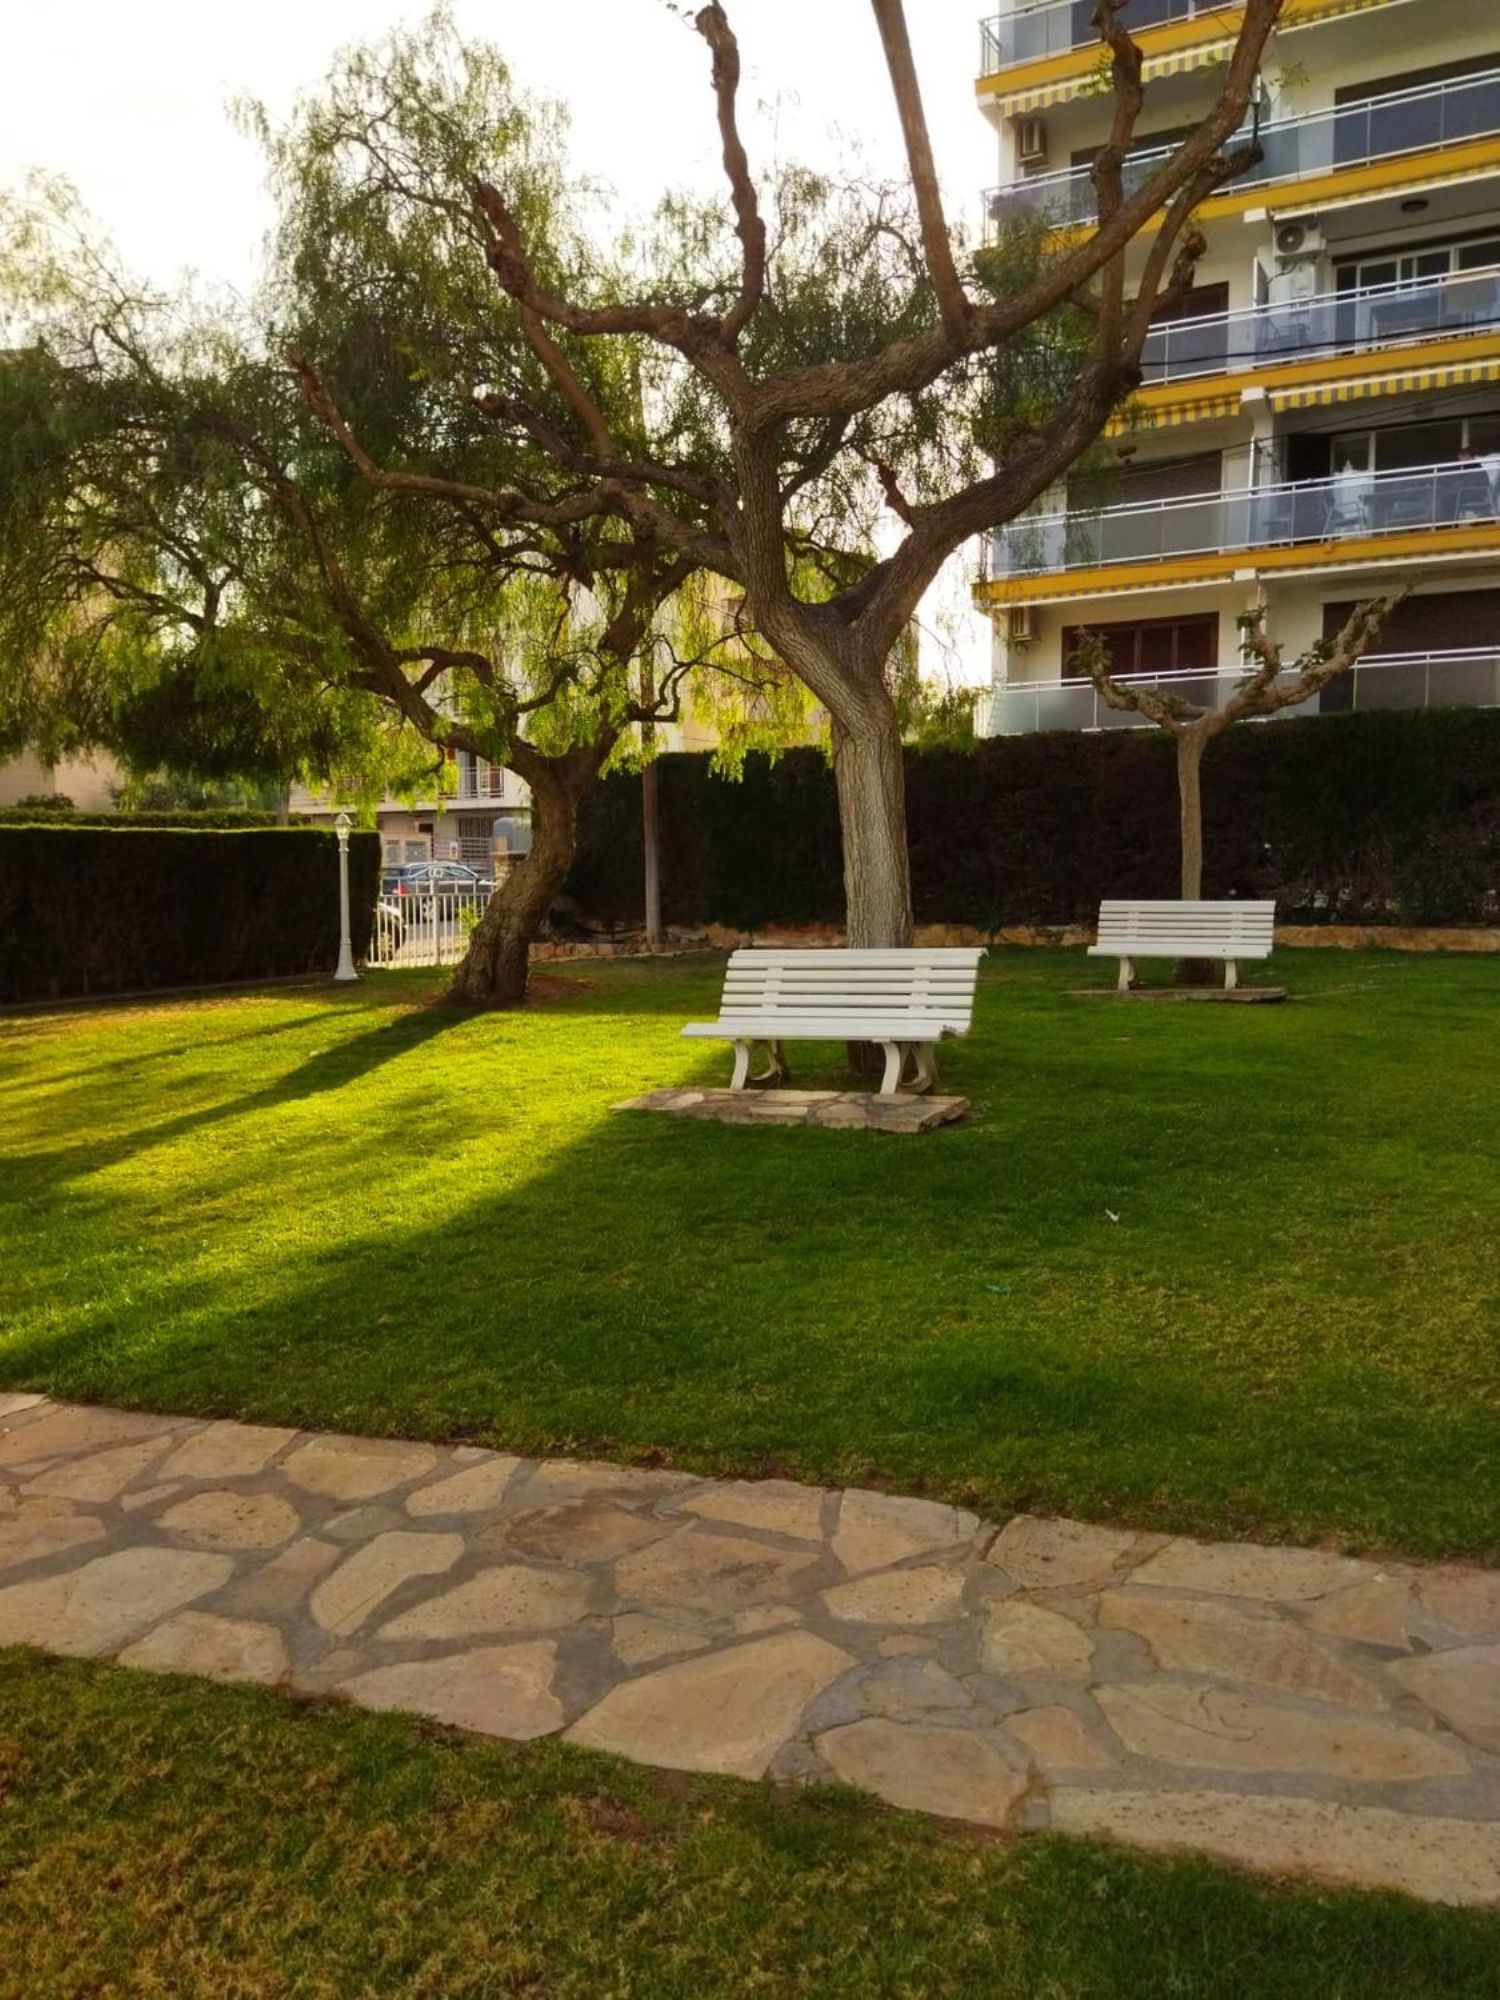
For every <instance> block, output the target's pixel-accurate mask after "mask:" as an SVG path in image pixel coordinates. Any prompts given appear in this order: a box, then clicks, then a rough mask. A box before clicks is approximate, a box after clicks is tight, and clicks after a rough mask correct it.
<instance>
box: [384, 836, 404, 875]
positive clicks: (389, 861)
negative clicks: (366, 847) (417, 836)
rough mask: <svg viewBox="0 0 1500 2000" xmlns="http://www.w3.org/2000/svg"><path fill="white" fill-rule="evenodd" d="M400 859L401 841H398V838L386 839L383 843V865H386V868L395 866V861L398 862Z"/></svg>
mask: <svg viewBox="0 0 1500 2000" xmlns="http://www.w3.org/2000/svg"><path fill="white" fill-rule="evenodd" d="M400 859H401V843H400V841H399V840H388V841H387V842H386V843H385V865H386V867H387V868H394V867H395V866H396V865H397V863H398V862H399V861H400Z"/></svg>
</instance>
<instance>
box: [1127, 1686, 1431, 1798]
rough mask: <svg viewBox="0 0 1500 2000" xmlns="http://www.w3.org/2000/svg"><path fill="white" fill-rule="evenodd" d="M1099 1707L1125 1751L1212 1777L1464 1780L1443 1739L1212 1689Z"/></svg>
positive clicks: (1131, 1695) (1175, 1690)
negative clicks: (1288, 1774)
mask: <svg viewBox="0 0 1500 2000" xmlns="http://www.w3.org/2000/svg"><path fill="white" fill-rule="evenodd" d="M1094 1699H1095V1701H1097V1702H1098V1704H1099V1706H1100V1707H1101V1708H1102V1709H1103V1711H1104V1713H1105V1715H1106V1716H1107V1717H1108V1719H1109V1722H1110V1725H1111V1727H1112V1728H1113V1729H1114V1731H1115V1734H1116V1735H1117V1736H1118V1737H1119V1738H1120V1740H1121V1742H1122V1743H1123V1744H1124V1745H1125V1747H1126V1748H1127V1749H1128V1750H1133V1751H1135V1753H1136V1755H1137V1756H1140V1757H1154V1758H1156V1759H1157V1760H1158V1761H1159V1762H1161V1763H1163V1764H1194V1765H1198V1766H1200V1767H1202V1768H1204V1769H1206V1770H1213V1771H1295V1772H1298V1773H1300V1774H1302V1775H1303V1776H1307V1775H1309V1774H1311V1773H1319V1774H1321V1775H1324V1776H1327V1777H1330V1778H1352V1779H1356V1780H1358V1781H1360V1782H1362V1783H1366V1784H1379V1783H1386V1782H1389V1781H1395V1780H1403V1779H1407V1778H1448V1777H1458V1776H1461V1775H1462V1774H1463V1773H1464V1772H1466V1771H1467V1770H1468V1768H1469V1767H1468V1765H1467V1763H1466V1762H1465V1761H1464V1759H1463V1758H1462V1757H1461V1756H1460V1755H1459V1754H1458V1752H1457V1751H1456V1750H1455V1749H1453V1748H1452V1747H1451V1746H1450V1745H1449V1744H1447V1743H1445V1742H1443V1741H1442V1740H1441V1739H1440V1738H1438V1737H1435V1736H1429V1735H1426V1734H1424V1733H1423V1732H1422V1731H1421V1730H1419V1729H1407V1728H1404V1727H1402V1726H1401V1725H1400V1724H1398V1723H1394V1722H1382V1721H1379V1720H1377V1719H1375V1718H1374V1717H1369V1716H1362V1715H1350V1714H1346V1713H1339V1714H1317V1713H1313V1712H1311V1711H1309V1710H1307V1709H1302V1708H1292V1707H1289V1706H1288V1707H1283V1706H1281V1705H1280V1704H1276V1703H1272V1702H1269V1701H1261V1700H1257V1699H1256V1698H1254V1697H1253V1696H1250V1695H1244V1694H1238V1693H1236V1692H1235V1691H1234V1690H1233V1689H1231V1688H1224V1687H1216V1686H1215V1685H1214V1684H1213V1683H1212V1682H1208V1681H1135V1682H1132V1683H1131V1684H1130V1685H1128V1686H1125V1687H1099V1688H1095V1690H1094Z"/></svg>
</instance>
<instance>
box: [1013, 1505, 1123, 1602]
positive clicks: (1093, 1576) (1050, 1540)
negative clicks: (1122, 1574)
mask: <svg viewBox="0 0 1500 2000" xmlns="http://www.w3.org/2000/svg"><path fill="white" fill-rule="evenodd" d="M1135 1544H1136V1537H1135V1536H1134V1535H1132V1534H1129V1533H1127V1532H1126V1531H1125V1530H1123V1529H1120V1528H1098V1527H1095V1526H1093V1525H1092V1524H1091V1523H1090V1522H1088V1521H1052V1520H1040V1519H1038V1518H1037V1517H1036V1516H1034V1515H1031V1514H1017V1515H1016V1516H1015V1518H1014V1519H1013V1520H1010V1521H1007V1522H1006V1524H1005V1526H1004V1527H1003V1528H1002V1529H1001V1530H1000V1532H999V1534H998V1535H997V1536H996V1537H995V1539H994V1541H993V1542H992V1543H991V1544H990V1547H989V1550H988V1551H987V1553H986V1555H985V1561H986V1562H991V1563H993V1564H994V1565H995V1566H996V1568H997V1569H1003V1570H1004V1571H1005V1573H1006V1574H1007V1576H1012V1577H1014V1578H1015V1580H1016V1582H1017V1583H1019V1584H1020V1585H1021V1587H1022V1588H1023V1589H1025V1590H1076V1589H1078V1588H1080V1587H1081V1586H1088V1585H1091V1584H1100V1583H1108V1582H1111V1581H1112V1580H1114V1578H1115V1577H1116V1576H1117V1575H1118V1573H1119V1569H1120V1566H1121V1565H1122V1564H1123V1563H1124V1561H1125V1559H1126V1557H1127V1556H1128V1555H1129V1554H1130V1552H1131V1550H1132V1549H1133V1548H1134V1547H1135Z"/></svg>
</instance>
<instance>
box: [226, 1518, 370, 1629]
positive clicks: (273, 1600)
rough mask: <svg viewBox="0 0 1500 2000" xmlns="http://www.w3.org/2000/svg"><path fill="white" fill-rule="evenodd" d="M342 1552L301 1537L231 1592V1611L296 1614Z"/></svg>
mask: <svg viewBox="0 0 1500 2000" xmlns="http://www.w3.org/2000/svg"><path fill="white" fill-rule="evenodd" d="M342 1554H343V1551H342V1549H339V1548H337V1547H336V1546H335V1545H334V1544H333V1543H332V1542H321V1541H319V1540H318V1538H317V1537H316V1536H315V1535H304V1536H302V1537H301V1539H300V1540H299V1541H295V1542H293V1543H292V1544H291V1546H290V1547H289V1548H285V1549H283V1550H282V1551H281V1554H280V1555H278V1556H274V1557H273V1558H272V1559H271V1561H270V1562H268V1563H267V1564H265V1566H264V1567H263V1568H262V1569H258V1570H257V1571H256V1572H255V1574H254V1575H253V1576H247V1577H245V1578H243V1579H242V1580H241V1581H240V1582H239V1583H238V1584H237V1585H236V1586H235V1589H234V1592H233V1594H232V1600H231V1603H230V1609H231V1610H234V1611H248V1612H253V1613H256V1614H258V1615H263V1616H265V1617H267V1618H285V1617H287V1616H288V1615H289V1614H290V1613H291V1612H293V1611H295V1610H296V1609H297V1608H298V1606H299V1605H300V1604H301V1603H302V1600H303V1599H304V1598H305V1597H306V1596H307V1593H308V1591H309V1590H311V1589H312V1586H313V1585H314V1584H315V1583H316V1582H317V1580H318V1578H319V1577H320V1576H322V1575H324V1574H325V1573H326V1572H327V1571H328V1570H329V1569H331V1568H332V1566H333V1565H334V1563H336V1562H337V1561H338V1559H339V1557H340V1556H341V1555H342Z"/></svg>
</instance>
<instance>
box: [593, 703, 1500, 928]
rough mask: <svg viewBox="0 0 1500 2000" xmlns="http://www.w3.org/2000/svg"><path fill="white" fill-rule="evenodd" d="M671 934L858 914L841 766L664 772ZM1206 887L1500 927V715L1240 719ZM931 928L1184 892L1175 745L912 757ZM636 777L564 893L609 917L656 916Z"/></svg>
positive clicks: (922, 909) (921, 874) (1149, 736)
mask: <svg viewBox="0 0 1500 2000" xmlns="http://www.w3.org/2000/svg"><path fill="white" fill-rule="evenodd" d="M659 770H660V779H659V784H660V801H661V803H660V815H661V830H662V831H661V844H662V907H663V915H664V917H665V919H666V920H667V921H668V922H671V923H681V924H695V923H706V922H718V923H723V924H728V925H731V926H733V927H735V928H737V929H744V930H750V929H756V928H759V927H761V926H765V925H770V924H777V923H783V924H792V923H814V922H829V923H837V922H839V921H840V920H841V919H842V916H843V887H842V880H841V872H840V860H839V838H838V814H837V807H836V802H835V798H834V790H833V779H832V774H831V772H830V770H829V768H828V766H827V763H826V761H825V760H824V758H823V757H822V756H821V755H820V754H819V753H817V752H815V751H807V750H800V751H794V752H792V753H790V754H788V755H786V756H784V757H782V758H781V759H780V760H778V761H777V762H775V763H772V762H770V761H769V760H768V759H766V758H764V757H752V758H751V759H750V760H749V762H748V764H747V767H746V771H745V776H744V779H743V781H742V782H740V783H732V782H730V781H727V780H725V779H721V778H716V777H715V776H714V775H713V774H712V772H711V771H710V769H709V760H708V758H707V757H706V756H703V755H683V756H671V757H664V758H663V759H662V760H661V763H660V766H659ZM1203 790H1204V839H1205V846H1206V870H1205V884H1204V893H1205V895H1208V896H1259V897H1273V898H1274V899H1275V901H1276V903H1277V906H1278V911H1279V914H1280V915H1281V917H1282V918H1283V920H1284V921H1287V922H1296V923H1388V924H1486V923H1494V922H1497V921H1500V711H1496V710H1489V709H1431V710H1424V711H1421V712H1415V713H1397V712H1386V713H1378V714H1368V715H1357V714H1356V715H1340V716H1318V717H1310V718H1306V719H1302V720H1298V721H1293V722H1273V723H1266V724H1252V725H1242V726H1241V727H1239V728H1238V729H1235V730H1231V731H1229V732H1228V733H1227V734H1226V735H1225V736H1223V737H1221V738H1220V740H1219V741H1218V742H1217V743H1216V744H1214V745H1213V746H1212V747H1211V749H1210V750H1209V752H1208V756H1207V759H1206V761H1205V764H1204V770H1203ZM907 809H908V830H909V837H910V842H911V861H912V894H913V901H914V906H915V911H916V916H917V920H918V922H919V923H954V924H975V925H980V926H984V927H996V926H999V925H1001V924H1020V923H1075V922H1080V921H1086V920H1087V919H1089V918H1091V917H1092V916H1094V915H1095V914H1096V913H1097V911H1098V906H1099V902H1100V900H1101V898H1103V897H1105V896H1131V895H1135V896H1175V895H1176V894H1177V887H1178V883H1177V868H1178V858H1177V794H1176V776H1175V771H1174V764H1173V752H1172V746H1171V745H1170V744H1169V743H1168V742H1167V741H1166V740H1165V738H1163V737H1161V736H1160V735H1159V734H1158V733H1157V732H1156V731H1154V730H1149V731H1148V730H1118V731H1109V732H1103V733H1099V734H1089V735H1085V734H1082V733H1069V734H1049V735H1036V736H1010V737H995V738H991V739H990V740H988V741H986V742H983V743H980V744H979V745H978V746H977V747H976V748H974V749H973V750H968V751H916V750H913V751H909V752H908V754H907ZM641 868H642V858H641V835H640V780H639V778H638V776H635V775H631V774H623V773H622V774H618V775H615V776H613V777H611V778H610V779H608V780H607V781H606V783H605V784H604V785H602V786H601V787H599V788H598V789H597V790H596V792H595V794H594V795H593V797H592V798H591V799H590V800H589V801H588V802H587V803H586V806H585V810H584V814H583V826H582V841H581V847H580V853H579V857H578V861H577V864H576V866H575V868H574V870H573V874H572V877H571V880H570V882H569V885H568V892H569V894H570V895H571V896H572V898H573V899H574V901H575V902H576V903H577V904H578V905H579V906H580V907H581V908H582V909H583V910H585V911H586V912H587V913H588V914H589V915H591V916H592V917H594V918H596V919H598V920H601V921H603V922H607V923H610V924H616V925H626V924H635V923H638V922H639V921H640V920H641V915H642V892H641Z"/></svg>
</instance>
